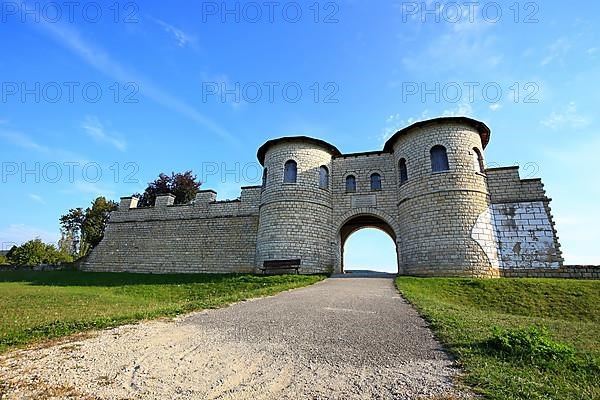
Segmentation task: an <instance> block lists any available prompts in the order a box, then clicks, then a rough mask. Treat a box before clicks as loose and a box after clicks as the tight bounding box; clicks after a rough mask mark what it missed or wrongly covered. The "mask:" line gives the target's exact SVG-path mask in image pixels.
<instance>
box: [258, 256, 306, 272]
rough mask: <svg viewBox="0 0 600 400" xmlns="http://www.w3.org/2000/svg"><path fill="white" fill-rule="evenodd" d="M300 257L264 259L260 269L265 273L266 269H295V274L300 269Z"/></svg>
mask: <svg viewBox="0 0 600 400" xmlns="http://www.w3.org/2000/svg"><path fill="white" fill-rule="evenodd" d="M300 261H301V260H300V259H299V258H298V259H295V260H269V261H264V262H263V266H262V268H260V270H261V271H262V272H263V274H266V273H267V271H281V270H286V269H295V270H296V274H299V273H300V272H298V270H299V269H300Z"/></svg>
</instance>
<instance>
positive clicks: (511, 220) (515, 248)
mask: <svg viewBox="0 0 600 400" xmlns="http://www.w3.org/2000/svg"><path fill="white" fill-rule="evenodd" d="M492 210H493V213H494V221H495V223H496V231H497V235H498V246H499V248H498V251H499V253H500V267H501V268H505V269H509V268H559V267H560V262H559V261H558V260H557V257H556V256H557V251H556V248H555V247H554V229H553V226H552V224H551V223H550V219H549V218H548V215H547V213H546V207H545V206H544V203H543V202H541V201H535V202H519V203H505V204H494V205H493V206H492Z"/></svg>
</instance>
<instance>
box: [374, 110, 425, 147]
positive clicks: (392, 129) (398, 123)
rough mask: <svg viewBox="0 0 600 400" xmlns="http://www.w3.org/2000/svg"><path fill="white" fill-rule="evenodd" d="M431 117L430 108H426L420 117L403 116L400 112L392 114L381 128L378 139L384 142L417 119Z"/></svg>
mask: <svg viewBox="0 0 600 400" xmlns="http://www.w3.org/2000/svg"><path fill="white" fill-rule="evenodd" d="M428 117H429V110H425V111H423V112H422V113H421V115H420V116H419V117H403V116H402V115H400V113H396V114H392V115H390V116H388V117H387V118H386V120H385V126H384V128H383V129H382V130H381V133H380V135H379V137H378V140H379V141H380V142H381V143H382V144H383V143H385V142H386V141H387V140H388V139H389V138H390V137H392V135H394V133H396V132H398V131H399V130H401V129H402V128H406V127H407V126H409V125H412V124H414V123H415V122H417V121H422V120H425V119H427V118H428Z"/></svg>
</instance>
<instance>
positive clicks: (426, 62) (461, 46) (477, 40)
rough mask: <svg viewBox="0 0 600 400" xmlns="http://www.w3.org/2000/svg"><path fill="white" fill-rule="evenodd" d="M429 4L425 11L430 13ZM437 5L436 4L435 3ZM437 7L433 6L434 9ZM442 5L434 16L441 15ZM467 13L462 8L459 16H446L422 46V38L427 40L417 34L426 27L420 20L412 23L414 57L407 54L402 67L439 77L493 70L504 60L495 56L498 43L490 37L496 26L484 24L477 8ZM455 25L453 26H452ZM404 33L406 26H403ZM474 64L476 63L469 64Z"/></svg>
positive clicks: (484, 21) (476, 6)
mask: <svg viewBox="0 0 600 400" xmlns="http://www.w3.org/2000/svg"><path fill="white" fill-rule="evenodd" d="M428 3H429V4H427V5H425V4H422V5H421V6H422V7H423V6H426V8H427V10H432V9H433V8H432V7H430V4H431V3H432V2H431V1H429V2H428ZM436 4H439V2H436ZM436 7H437V6H436ZM444 7H445V5H444V4H441V6H440V7H439V9H437V12H438V13H442V12H445V11H444ZM474 7H475V8H474V10H473V11H472V12H471V10H469V7H463V8H462V12H463V15H462V16H460V17H458V16H457V17H456V18H455V17H454V16H451V15H448V16H447V17H445V18H447V19H449V20H450V21H446V20H445V19H442V20H443V23H440V24H435V25H436V27H438V29H437V30H436V32H435V34H434V35H431V39H430V40H428V41H427V42H425V43H421V42H422V41H423V39H422V38H423V37H427V35H425V34H424V33H423V32H421V31H420V30H421V29H422V26H424V25H427V24H423V23H422V22H421V19H420V18H419V19H418V20H414V21H413V24H412V26H413V27H414V28H415V29H416V31H417V32H418V33H419V34H418V36H417V39H418V40H419V42H420V46H419V48H422V50H421V51H420V52H418V53H411V55H410V56H409V57H405V58H403V59H402V63H403V64H404V66H405V67H406V68H408V69H410V70H412V71H415V72H425V73H430V72H431V71H434V72H436V73H439V72H440V71H441V70H444V69H448V70H451V69H454V68H462V69H464V70H469V71H472V70H481V69H484V70H485V71H489V69H490V68H494V67H497V66H498V65H500V64H501V63H502V62H503V60H504V55H503V54H502V53H500V52H499V46H498V45H497V44H498V39H497V37H496V36H495V35H493V34H492V33H491V31H492V30H493V29H495V27H496V24H494V23H492V22H489V21H486V20H485V19H484V18H483V14H482V12H481V10H479V8H480V5H478V4H477V5H474ZM427 18H428V21H433V20H434V19H435V18H436V17H434V16H428V17H427ZM454 21H456V22H454ZM403 29H406V26H403ZM473 60H477V62H473Z"/></svg>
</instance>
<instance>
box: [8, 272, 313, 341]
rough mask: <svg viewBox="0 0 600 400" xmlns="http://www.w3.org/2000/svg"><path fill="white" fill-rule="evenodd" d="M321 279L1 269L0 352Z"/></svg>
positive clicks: (242, 298)
mask: <svg viewBox="0 0 600 400" xmlns="http://www.w3.org/2000/svg"><path fill="white" fill-rule="evenodd" d="M323 278H324V277H323V276H302V275H279V276H252V275H206V274H197V275H196V274H195V275H179V274H177V275H141V274H127V273H122V274H121V273H86V272H71V271H64V272H28V271H0V311H1V312H0V352H2V351H6V350H7V349H9V348H12V347H14V346H19V345H24V344H28V343H31V342H34V341H36V340H41V339H48V338H55V337H59V336H64V335H69V334H72V333H75V332H80V331H85V330H90V329H100V328H107V327H113V326H117V325H122V324H125V323H131V322H135V321H139V320H144V319H150V318H157V317H164V316H174V315H177V314H181V313H185V312H190V311H195V310H201V309H207V308H216V307H221V306H224V305H226V304H229V303H233V302H236V301H241V300H244V299H248V298H252V297H260V296H267V295H272V294H275V293H277V292H281V291H284V290H288V289H293V288H298V287H302V286H307V285H310V284H313V283H315V282H318V281H320V280H321V279H323Z"/></svg>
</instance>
